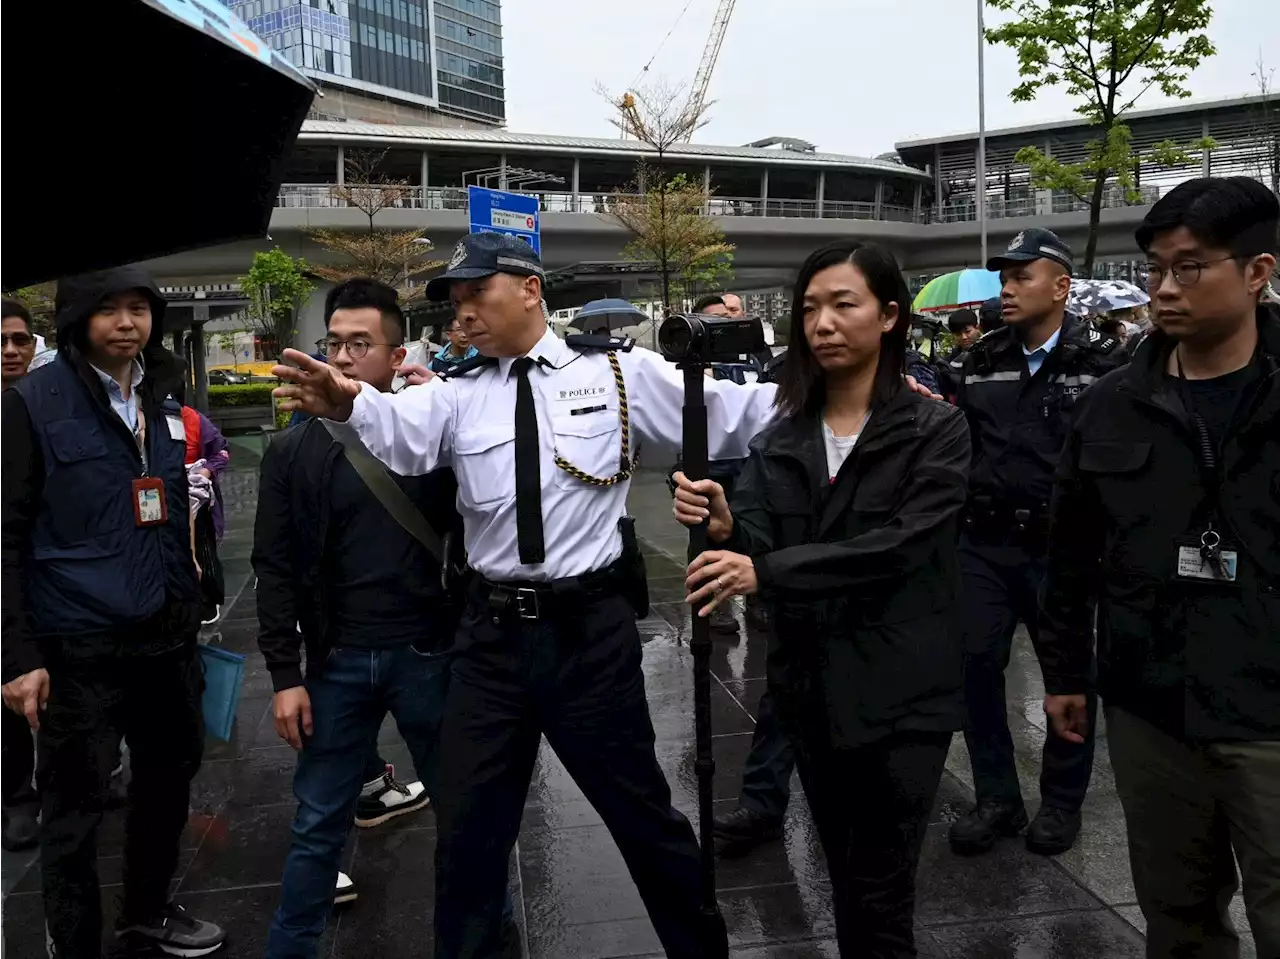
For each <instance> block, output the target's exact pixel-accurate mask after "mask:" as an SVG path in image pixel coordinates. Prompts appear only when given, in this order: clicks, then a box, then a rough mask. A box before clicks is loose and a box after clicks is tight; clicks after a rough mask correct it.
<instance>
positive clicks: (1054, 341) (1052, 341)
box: [1022, 327, 1062, 356]
mask: <svg viewBox="0 0 1280 959" xmlns="http://www.w3.org/2000/svg"><path fill="white" fill-rule="evenodd" d="M1061 335H1062V327H1058V328H1057V329H1056V330H1054V331H1053V335H1052V336H1051V337H1049V338H1048V339H1047V340H1045V341H1044V342H1043V343H1041V344H1040V345H1039V346H1037V347H1036V348H1035V349H1034V350H1029V349H1027V344H1025V343H1023V344H1022V352H1023V354H1024V355H1026V356H1031V355H1032V354H1034V353H1044V355H1045V356H1048V355H1049V354H1050V353H1052V352H1053V348H1054V347H1055V346H1057V345H1058V337H1060V336H1061Z"/></svg>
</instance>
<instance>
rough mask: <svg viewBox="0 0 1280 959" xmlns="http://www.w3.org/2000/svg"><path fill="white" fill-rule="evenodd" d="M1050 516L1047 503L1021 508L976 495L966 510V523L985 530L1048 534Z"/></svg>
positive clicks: (1037, 534) (1031, 534)
mask: <svg viewBox="0 0 1280 959" xmlns="http://www.w3.org/2000/svg"><path fill="white" fill-rule="evenodd" d="M1049 518H1050V514H1049V504H1047V503H1041V504H1037V505H1035V506H1028V507H1023V508H1019V507H1011V506H1006V505H1004V504H1002V503H997V502H995V501H994V500H992V499H990V498H988V497H974V498H973V499H972V500H970V501H969V505H968V508H967V509H966V510H965V525H966V526H968V527H969V528H970V529H975V530H981V531H984V532H995V533H1024V534H1027V535H1030V536H1047V535H1048V534H1049Z"/></svg>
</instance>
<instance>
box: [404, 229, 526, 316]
mask: <svg viewBox="0 0 1280 959" xmlns="http://www.w3.org/2000/svg"><path fill="white" fill-rule="evenodd" d="M495 273H513V274H515V275H516V276H536V277H537V278H538V279H540V280H543V281H544V282H545V280H546V274H545V273H544V272H543V269H542V260H540V259H539V258H538V254H536V253H534V252H533V247H531V246H530V245H529V244H528V243H527V242H526V241H525V240H522V239H520V238H519V237H518V236H508V235H507V234H505V233H488V232H486V233H469V234H467V235H466V236H464V237H463V238H462V239H461V240H459V241H458V245H457V246H455V247H454V248H453V256H452V257H450V258H449V268H448V269H447V270H446V271H445V272H444V273H441V274H440V275H439V276H437V277H435V278H434V279H433V280H432V281H431V282H430V283H428V284H427V299H428V300H432V301H434V302H437V303H438V302H440V301H442V300H447V299H449V284H450V283H452V282H453V281H454V280H479V279H482V278H483V277H486V276H493V274H495Z"/></svg>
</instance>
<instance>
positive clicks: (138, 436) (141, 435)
mask: <svg viewBox="0 0 1280 959" xmlns="http://www.w3.org/2000/svg"><path fill="white" fill-rule="evenodd" d="M133 438H134V441H135V442H136V443H137V444H138V455H139V456H140V457H141V458H142V476H140V477H138V478H136V479H135V480H134V481H133V521H134V524H135V525H136V526H139V527H146V526H163V525H164V524H165V523H167V522H168V521H169V504H168V502H167V500H166V499H165V495H164V480H162V479H160V478H159V477H157V476H148V475H147V417H146V413H145V412H144V411H143V410H142V409H141V404H139V409H138V428H137V429H136V430H135V431H134V433H133Z"/></svg>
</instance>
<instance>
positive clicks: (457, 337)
mask: <svg viewBox="0 0 1280 959" xmlns="http://www.w3.org/2000/svg"><path fill="white" fill-rule="evenodd" d="M444 335H445V338H446V339H447V340H448V341H449V342H448V343H447V344H446V345H445V346H444V348H443V349H441V350H440V352H439V353H437V354H436V355H435V356H433V357H432V358H431V363H430V364H429V367H430V369H431V372H432V373H447V372H448V371H449V370H450V369H452V368H453V367H455V366H457V365H458V364H459V363H462V362H464V361H465V360H469V359H472V358H473V357H476V356H479V355H480V351H479V350H477V349H476V348H475V347H474V346H472V345H471V340H470V339H468V338H467V331H466V329H465V328H464V327H463V325H462V324H461V323H459V322H458V320H457V319H456V318H454V319H452V320H450V321H449V325H448V326H447V327H445V330H444Z"/></svg>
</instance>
